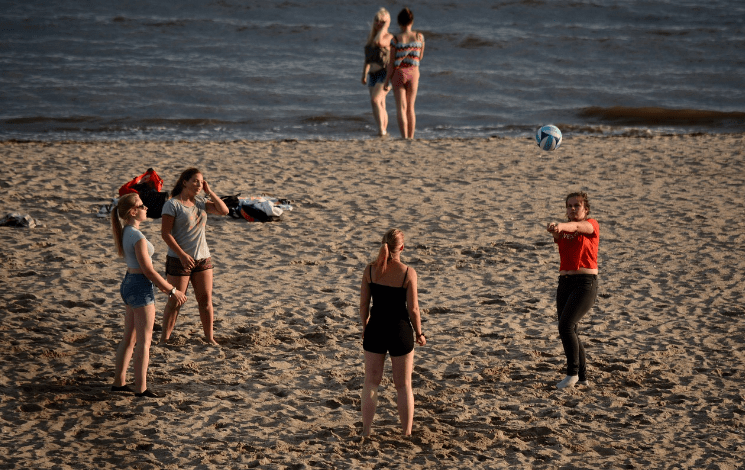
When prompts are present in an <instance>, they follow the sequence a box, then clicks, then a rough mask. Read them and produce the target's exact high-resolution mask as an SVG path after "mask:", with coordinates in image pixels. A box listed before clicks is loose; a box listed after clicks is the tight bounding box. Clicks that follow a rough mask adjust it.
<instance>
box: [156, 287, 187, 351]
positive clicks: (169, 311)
mask: <svg viewBox="0 0 745 470" xmlns="http://www.w3.org/2000/svg"><path fill="white" fill-rule="evenodd" d="M166 280H167V281H168V282H169V283H170V284H171V285H172V286H173V287H175V288H176V289H177V290H179V291H180V292H186V288H187V287H188V286H189V277H188V276H172V275H170V274H169V275H168V277H167V279H166ZM181 307H182V306H179V305H177V304H176V299H174V298H173V297H169V298H168V301H166V307H165V309H164V310H163V330H162V331H161V332H160V342H161V343H166V342H168V340H169V339H170V338H171V333H173V329H174V328H175V327H176V319H177V318H178V314H179V312H180V311H181Z"/></svg>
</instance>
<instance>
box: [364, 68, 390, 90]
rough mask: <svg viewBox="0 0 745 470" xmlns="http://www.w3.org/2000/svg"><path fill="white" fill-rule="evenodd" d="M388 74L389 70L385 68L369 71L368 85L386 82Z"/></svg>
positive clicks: (372, 85)
mask: <svg viewBox="0 0 745 470" xmlns="http://www.w3.org/2000/svg"><path fill="white" fill-rule="evenodd" d="M386 75H387V72H386V70H385V69H380V70H378V71H377V72H370V73H368V74H367V86H369V87H370V88H372V87H374V86H375V85H377V84H378V83H385V76H386Z"/></svg>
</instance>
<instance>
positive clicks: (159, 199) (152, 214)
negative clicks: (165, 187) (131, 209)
mask: <svg viewBox="0 0 745 470" xmlns="http://www.w3.org/2000/svg"><path fill="white" fill-rule="evenodd" d="M139 193H140V199H142V203H143V204H145V206H146V207H147V217H148V218H149V219H160V217H161V216H162V215H163V206H164V205H165V203H166V201H167V200H168V199H170V196H169V195H168V192H166V191H155V190H152V189H148V190H145V191H139Z"/></svg>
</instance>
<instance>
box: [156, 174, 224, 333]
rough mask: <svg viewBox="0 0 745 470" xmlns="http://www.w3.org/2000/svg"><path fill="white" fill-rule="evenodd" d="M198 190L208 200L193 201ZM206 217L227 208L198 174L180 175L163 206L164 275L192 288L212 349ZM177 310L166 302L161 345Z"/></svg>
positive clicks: (210, 261)
mask: <svg viewBox="0 0 745 470" xmlns="http://www.w3.org/2000/svg"><path fill="white" fill-rule="evenodd" d="M202 190H204V194H205V195H206V196H209V199H205V198H204V197H201V196H200V197H197V194H199V193H200V192H201V191H202ZM207 214H216V215H227V214H228V207H227V206H226V205H225V203H224V202H223V201H222V200H221V199H220V198H219V197H218V196H217V194H215V192H214V191H212V188H210V186H209V184H207V181H206V180H205V179H204V177H203V176H202V172H201V171H199V170H198V169H197V168H189V169H187V170H185V171H184V172H183V173H181V176H179V179H178V181H176V184H175V185H174V187H173V190H172V191H171V199H169V200H168V202H166V203H165V205H164V206H163V212H162V217H163V219H162V220H163V225H162V227H161V236H162V237H163V240H164V241H165V242H166V244H167V245H168V255H167V257H166V274H167V276H168V277H167V279H168V282H170V283H172V284H173V285H174V286H176V287H177V288H178V290H180V291H182V292H186V289H187V287H189V281H191V285H192V287H193V288H194V294H195V297H196V298H197V305H198V307H199V318H200V319H201V320H202V329H203V330H204V337H205V340H206V341H207V342H208V343H210V344H214V345H216V344H217V342H216V341H215V338H214V335H213V331H212V330H213V323H214V317H215V313H214V310H213V308H212V258H211V257H210V250H209V248H208V247H207V239H206V237H205V229H206V228H207ZM180 310H181V306H180V305H177V303H176V302H171V301H170V300H169V301H168V303H166V307H165V310H164V311H163V331H162V333H161V336H160V341H161V342H168V339H169V338H170V336H171V332H173V328H174V327H175V326H176V319H177V318H178V314H179V311H180Z"/></svg>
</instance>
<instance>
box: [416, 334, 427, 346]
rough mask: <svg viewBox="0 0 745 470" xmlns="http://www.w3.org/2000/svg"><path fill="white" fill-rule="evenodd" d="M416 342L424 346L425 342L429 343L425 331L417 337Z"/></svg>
mask: <svg viewBox="0 0 745 470" xmlns="http://www.w3.org/2000/svg"><path fill="white" fill-rule="evenodd" d="M416 344H418V345H419V346H424V345H425V344H427V338H426V337H425V336H424V334H423V333H422V334H421V335H419V336H417V337H416Z"/></svg>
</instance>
